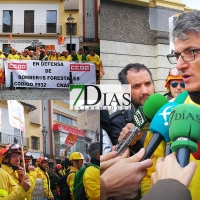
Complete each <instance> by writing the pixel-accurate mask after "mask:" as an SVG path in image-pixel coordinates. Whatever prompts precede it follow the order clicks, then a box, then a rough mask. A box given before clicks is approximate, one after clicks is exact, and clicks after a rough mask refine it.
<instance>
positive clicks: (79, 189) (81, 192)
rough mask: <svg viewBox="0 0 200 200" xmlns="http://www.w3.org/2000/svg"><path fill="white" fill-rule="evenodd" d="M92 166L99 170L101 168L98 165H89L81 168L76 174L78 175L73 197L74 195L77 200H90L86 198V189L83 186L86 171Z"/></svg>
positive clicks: (75, 180)
mask: <svg viewBox="0 0 200 200" xmlns="http://www.w3.org/2000/svg"><path fill="white" fill-rule="evenodd" d="M90 166H93V167H95V168H97V169H99V167H98V166H97V165H95V164H92V163H88V164H87V166H85V167H83V168H81V169H80V170H79V171H78V172H76V175H75V178H74V188H73V195H74V199H75V200H87V199H88V198H87V197H86V193H85V187H84V185H83V176H84V173H85V170H86V169H87V168H88V167H90Z"/></svg>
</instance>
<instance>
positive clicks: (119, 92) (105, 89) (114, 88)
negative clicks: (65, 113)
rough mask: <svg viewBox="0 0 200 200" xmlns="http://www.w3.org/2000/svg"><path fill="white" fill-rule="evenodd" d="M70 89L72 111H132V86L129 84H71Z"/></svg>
mask: <svg viewBox="0 0 200 200" xmlns="http://www.w3.org/2000/svg"><path fill="white" fill-rule="evenodd" d="M69 88H70V109H71V110H73V109H75V110H129V109H131V86H130V85H128V84H127V85H120V84H101V85H83V84H81V85H78V84H77V85H74V84H71V85H70V86H69Z"/></svg>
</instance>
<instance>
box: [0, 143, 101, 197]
mask: <svg viewBox="0 0 200 200" xmlns="http://www.w3.org/2000/svg"><path fill="white" fill-rule="evenodd" d="M65 154H67V151H66V152H65ZM86 155H87V154H86ZM88 157H89V160H87V163H86V162H85V164H84V160H85V159H88ZM32 159H33V156H32V155H31V153H30V152H29V151H24V152H22V150H21V147H20V146H19V145H18V144H8V145H6V146H4V147H2V148H1V149H0V164H1V167H0V176H1V177H2V180H1V181H0V199H10V200H24V199H26V200H32V199H33V200H34V199H44V200H63V199H71V200H77V197H74V196H75V195H74V190H75V188H74V184H75V183H74V182H75V180H74V179H75V178H76V174H77V172H78V171H79V170H84V173H83V177H82V180H83V181H82V182H83V187H82V188H84V193H83V194H82V195H83V196H84V195H85V198H86V199H96V200H98V199H99V200H100V143H99V142H93V143H91V144H90V146H89V156H88V155H87V156H86V157H84V156H83V154H82V153H81V152H72V153H71V154H70V156H69V158H66V159H65V162H64V163H63V162H62V163H61V164H56V165H54V166H53V168H51V169H49V166H48V162H49V159H48V158H47V157H39V158H37V161H36V163H35V166H33V165H31V162H32ZM59 182H63V183H64V184H60V185H59V184H58V183H59ZM64 187H67V188H68V190H69V191H68V193H66V191H65V190H64ZM94 189H95V191H93V190H94ZM67 195H68V197H69V198H67Z"/></svg>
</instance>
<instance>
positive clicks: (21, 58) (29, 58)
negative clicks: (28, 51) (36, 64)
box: [20, 56, 31, 60]
mask: <svg viewBox="0 0 200 200" xmlns="http://www.w3.org/2000/svg"><path fill="white" fill-rule="evenodd" d="M20 60H31V57H30V56H26V57H25V56H21V57H20Z"/></svg>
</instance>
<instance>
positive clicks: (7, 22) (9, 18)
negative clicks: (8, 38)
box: [3, 10, 13, 33]
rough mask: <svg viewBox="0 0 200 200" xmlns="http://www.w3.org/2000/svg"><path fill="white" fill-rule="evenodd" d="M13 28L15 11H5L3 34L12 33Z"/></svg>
mask: <svg viewBox="0 0 200 200" xmlns="http://www.w3.org/2000/svg"><path fill="white" fill-rule="evenodd" d="M12 26H13V11H12V10H4V11H3V32H4V33H12Z"/></svg>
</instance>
